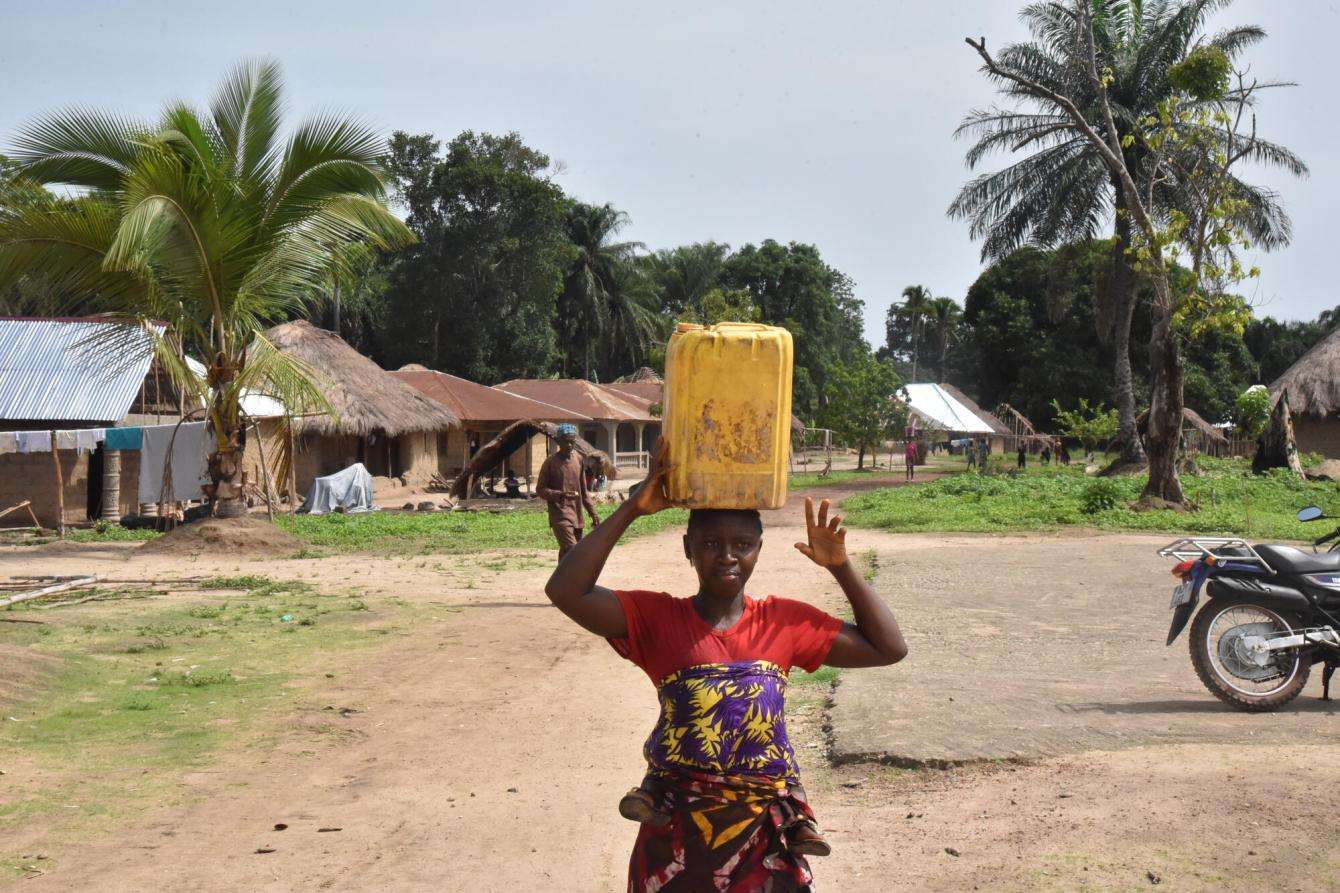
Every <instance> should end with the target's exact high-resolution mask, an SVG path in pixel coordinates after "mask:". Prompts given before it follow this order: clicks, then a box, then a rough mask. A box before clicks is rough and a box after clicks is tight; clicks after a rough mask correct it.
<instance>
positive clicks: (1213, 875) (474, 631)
mask: <svg viewBox="0 0 1340 893" xmlns="http://www.w3.org/2000/svg"><path fill="white" fill-rule="evenodd" d="M798 522H799V515H798V512H797V511H795V510H793V509H788V510H787V511H785V512H783V513H779V516H778V517H775V518H769V519H768V524H769V526H768V530H767V532H766V535H765V551H764V555H763V558H762V560H761V561H760V565H759V571H758V573H757V574H756V577H755V582H754V584H753V585H752V587H751V588H752V589H753V591H755V592H758V593H764V592H777V593H783V594H787V595H791V596H795V597H800V598H805V599H808V600H811V601H813V602H815V603H816V604H819V605H821V606H824V607H826V608H828V609H830V610H837V609H838V608H839V607H840V606H841V604H842V600H841V595H840V593H839V592H838V590H837V588H836V587H835V586H834V585H833V584H832V582H831V581H830V580H829V579H827V578H826V577H825V576H824V575H823V574H822V573H821V572H820V571H819V570H818V569H816V568H814V567H813V566H811V565H809V564H808V562H807V561H806V560H805V559H804V558H803V557H802V556H800V555H799V554H798V553H797V552H795V550H794V549H793V548H792V547H791V543H793V542H794V541H795V540H796V539H798V538H799V537H800V535H801V527H800V526H799V523H798ZM850 539H851V542H852V544H853V546H854V548H855V549H856V550H861V549H865V548H875V549H877V550H878V551H879V552H880V553H881V554H897V553H898V552H899V550H900V549H905V548H907V544H909V543H912V542H915V541H914V540H904V539H901V538H899V537H896V536H887V535H880V534H874V533H869V532H864V531H855V532H853V533H852V534H851V538H850ZM996 548H1000V546H998V545H997V544H996V541H993V540H992V539H990V538H981V539H980V541H979V543H978V549H979V551H980V553H981V554H982V555H983V556H984V558H986V559H988V560H989V558H990V555H991V552H992V550H993V549H996ZM125 555H126V550H124V549H119V548H108V549H105V550H103V551H101V552H96V553H90V552H89V551H88V550H78V549H71V548H69V547H65V548H61V549H56V550H50V549H48V550H45V551H38V552H36V553H31V552H30V553H27V554H23V555H19V554H17V553H14V552H9V553H5V554H4V555H0V562H5V563H7V564H9V566H10V567H13V566H15V565H14V562H17V561H21V562H22V566H23V567H24V568H25V569H26V570H28V572H31V573H42V572H47V573H56V572H57V570H51V568H59V572H61V573H70V572H73V571H78V570H98V569H103V570H106V569H108V568H113V567H115V568H118V569H122V570H129V569H133V570H134V572H135V573H136V574H137V575H138V574H141V573H142V574H144V575H151V574H159V573H164V572H168V571H172V572H176V573H181V574H185V573H213V572H229V573H255V574H265V575H269V576H272V577H276V578H279V577H292V576H299V577H301V578H302V579H304V580H306V581H307V582H310V583H314V584H316V585H318V586H323V585H330V586H349V585H357V586H359V587H361V588H363V589H365V590H366V591H367V592H368V593H369V597H370V598H374V599H375V598H377V597H391V596H395V597H399V598H403V599H407V600H411V601H414V600H423V601H425V602H428V601H431V602H436V603H448V604H451V605H455V606H460V607H461V608H462V610H461V611H460V612H459V613H453V614H450V615H448V616H447V617H446V618H445V619H437V620H432V621H430V622H425V623H424V624H423V625H421V626H419V627H418V628H416V629H415V630H414V631H412V632H411V633H409V634H407V635H404V636H402V637H400V638H397V639H395V640H393V641H391V642H389V643H388V644H387V645H386V647H384V648H382V649H380V650H377V651H373V652H370V653H369V652H358V653H356V654H352V655H347V654H337V653H332V654H327V655H323V658H322V661H321V664H320V666H313V667H312V668H311V672H310V673H308V674H306V675H305V677H304V678H303V679H302V680H301V681H300V682H299V683H298V685H299V686H300V690H301V692H302V698H301V701H302V702H303V703H305V705H306V706H305V708H303V709H300V710H299V711H298V713H297V714H296V715H293V716H289V717H284V718H281V720H280V721H279V722H278V724H277V726H276V730H275V733H274V734H273V735H272V736H268V737H266V738H264V739H262V740H259V741H254V742H249V743H248V745H247V746H246V747H238V748H236V749H233V750H230V751H228V752H226V753H223V754H221V755H220V756H219V758H218V760H217V761H216V762H215V763H214V764H212V765H211V766H210V767H209V768H207V769H206V770H204V771H200V772H196V773H192V774H190V775H187V776H186V777H185V778H183V779H182V781H181V786H180V788H179V789H178V795H177V796H175V797H174V798H173V801H174V805H165V806H162V807H158V808H152V809H150V810H148V811H147V812H146V813H145V814H144V815H143V816H142V817H141V818H140V819H138V820H137V821H135V822H133V823H130V824H128V825H127V826H125V827H123V828H121V829H120V830H117V831H116V832H115V833H112V834H110V835H108V836H105V837H102V838H100V839H94V840H88V841H82V842H78V843H75V842H71V843H70V845H69V847H68V848H67V850H66V851H64V852H58V853H56V854H54V855H55V858H54V860H53V861H54V864H55V866H56V867H55V868H54V869H53V870H51V871H49V872H48V873H46V874H44V875H42V876H41V877H37V878H34V879H32V880H27V881H22V882H20V883H21V885H22V888H23V889H29V888H31V889H34V890H99V891H142V890H174V891H175V890H182V891H192V893H206V891H237V890H265V891H306V890H327V889H328V890H344V891H392V890H450V891H495V890H497V891H511V890H527V891H528V890H556V891H586V890H599V891H617V890H620V889H622V887H623V875H624V866H625V861H626V859H627V853H628V851H629V847H630V844H631V842H632V839H633V837H634V834H635V830H636V829H635V827H634V826H633V825H631V824H629V823H628V822H625V821H624V820H622V819H621V818H619V816H618V814H617V812H616V811H615V803H616V801H617V799H618V796H619V795H620V794H621V793H622V792H623V791H624V790H626V789H627V787H628V786H630V785H631V784H633V783H635V782H636V780H637V779H638V778H639V777H640V774H641V763H640V749H641V743H642V739H643V737H644V736H645V735H646V733H647V731H648V730H649V729H650V727H651V724H652V722H653V721H654V718H655V702H654V697H653V692H652V690H651V687H650V686H649V684H648V683H647V681H646V678H645V677H644V676H642V674H641V673H640V671H638V670H637V669H636V668H634V667H633V666H632V665H630V664H627V663H624V662H623V661H621V660H620V659H619V658H617V657H616V655H615V654H614V653H613V652H612V651H611V650H610V648H609V647H608V645H606V644H605V643H604V642H603V641H601V640H599V639H596V638H594V637H591V636H589V635H587V634H585V633H583V632H582V631H581V630H579V629H577V628H575V627H574V626H572V625H571V624H570V623H568V622H567V621H566V620H565V619H564V618H563V617H561V615H559V614H558V613H557V612H556V611H554V610H553V609H552V608H551V607H550V606H549V605H548V603H547V601H546V600H545V598H544V595H543V592H542V586H543V582H544V580H545V578H546V577H547V572H548V569H547V568H546V567H531V568H529V569H525V570H514V571H507V570H504V571H501V572H498V573H493V574H485V575H479V574H476V573H473V572H472V573H471V574H470V575H468V576H469V579H468V580H466V579H465V576H467V575H462V574H460V573H456V572H454V571H453V570H452V568H451V566H450V564H449V563H448V565H447V567H446V569H444V570H435V569H433V568H432V567H424V566H421V565H422V564H423V562H419V561H415V560H394V559H362V558H358V559H351V560H349V561H347V562H342V563H335V562H321V561H302V560H290V561H278V562H246V561H237V560H227V561H205V560H203V559H202V560H200V561H198V562H195V563H193V564H191V565H190V566H189V567H181V566H180V564H179V563H178V564H177V565H175V566H174V565H173V564H170V563H166V562H164V561H163V560H162V559H157V560H153V561H148V560H145V559H139V558H134V557H132V558H130V559H129V560H128V561H127V559H126V557H125ZM604 582H607V583H609V584H611V585H621V584H622V585H630V586H632V585H655V586H658V587H662V588H665V589H668V590H670V591H672V592H678V593H685V594H687V593H688V592H690V591H691V589H692V582H693V581H692V573H691V569H690V568H689V567H688V565H687V563H686V562H685V560H684V559H683V557H682V553H681V551H680V548H679V543H678V533H676V532H673V531H672V532H667V533H664V534H660V535H657V536H654V537H649V538H647V539H642V540H637V541H634V542H632V543H630V544H628V545H627V546H625V547H623V548H621V549H620V550H618V551H617V552H616V554H615V556H614V557H613V559H612V560H611V562H610V565H609V567H608V569H607V571H606V574H605V576H604ZM1015 582H1016V583H1018V582H1019V581H1015ZM467 584H468V585H467ZM1007 584H1008V581H1007ZM1158 632H1159V631H1158V630H1156V629H1151V634H1153V635H1157V634H1158ZM917 659H918V654H917V652H916V651H915V650H914V652H913V654H912V656H911V657H910V658H909V660H911V661H915V660H917ZM1187 671H1188V672H1190V670H1189V668H1188V670H1187ZM328 674H329V675H328ZM1001 684H1002V685H1008V684H1009V682H1008V680H1007V679H1005V680H1001ZM802 694H803V693H801V692H800V691H799V688H797V689H796V690H794V691H793V698H794V700H795V702H796V705H797V707H798V709H796V710H794V711H793V716H792V727H793V729H792V734H793V739H794V740H795V741H796V743H797V746H798V751H799V753H800V758H801V764H802V768H803V770H804V772H805V773H806V774H807V788H808V789H809V790H810V792H811V799H812V801H813V802H814V804H815V808H816V811H817V813H818V815H819V816H820V820H821V824H822V825H823V826H824V828H825V829H826V832H827V833H828V834H829V836H830V837H831V839H832V841H833V843H834V847H835V853H834V855H833V856H832V857H830V858H828V859H825V860H815V869H816V874H817V878H818V882H819V889H821V890H828V891H888V890H909V891H913V890H915V891H921V890H969V889H982V890H998V889H1020V890H1022V889H1030V890H1031V889H1056V890H1073V889H1095V890H1096V889H1120V890H1134V889H1147V888H1152V887H1153V886H1154V885H1155V884H1156V883H1157V884H1158V885H1159V887H1158V889H1160V890H1202V889H1204V890H1208V889H1215V890H1223V889H1230V890H1253V891H1257V890H1261V889H1273V890H1300V891H1302V890H1308V891H1310V890H1327V889H1335V888H1336V886H1337V885H1340V830H1337V823H1336V822H1335V821H1334V810H1335V808H1336V805H1337V798H1336V797H1335V795H1334V794H1332V793H1329V792H1330V791H1334V790H1335V789H1336V784H1337V782H1338V781H1340V746H1337V745H1336V744H1335V743H1334V740H1335V739H1334V736H1332V737H1331V739H1330V740H1328V741H1319V740H1316V738H1317V737H1318V736H1316V735H1315V734H1313V735H1309V736H1308V737H1307V738H1306V739H1303V738H1301V737H1300V736H1299V735H1298V734H1297V733H1296V732H1295V731H1293V730H1291V728H1290V726H1289V724H1288V722H1287V720H1285V721H1283V722H1281V724H1280V726H1279V727H1278V733H1277V734H1276V735H1274V736H1273V737H1272V739H1271V741H1270V743H1268V744H1261V745H1241V744H1214V745H1196V746H1189V745H1163V746H1146V747H1138V748H1134V749H1128V750H1122V751H1119V752H1114V753H1102V752H1088V753H1082V754H1075V755H1071V756H1065V757H1061V758H1053V759H1048V760H1043V761H1040V762H1038V763H1036V764H1032V765H1011V764H988V765H982V766H975V767H969V768H960V769H954V770H900V769H895V768H890V767H884V766H879V765H874V764H855V765H846V766H842V767H840V768H832V767H830V766H829V765H828V763H827V760H826V759H825V755H826V752H827V748H828V734H827V731H826V724H827V721H828V720H827V717H826V712H825V711H824V709H823V707H822V703H821V702H822V700H823V698H822V692H818V693H814V692H811V693H810V694H809V695H808V696H802ZM1206 697H1207V698H1208V695H1207V696H1206ZM329 706H335V707H348V708H351V709H352V710H353V711H356V712H351V713H349V714H348V715H347V716H343V717H342V716H340V714H339V712H338V711H331V710H326V709H323V708H325V707H329ZM1168 721H1169V722H1170V723H1172V722H1183V721H1186V722H1194V721H1195V717H1194V716H1192V717H1181V716H1176V717H1169V719H1168ZM5 782H7V783H15V784H22V783H23V782H24V779H23V778H14V777H13V776H12V775H11V776H7V777H6V779H5ZM276 823H282V824H285V825H287V826H288V827H287V828H286V829H285V830H282V831H276V830H273V829H274V826H275V825H276ZM322 828H337V829H339V830H330V831H321V830H320V829H322ZM9 845H10V846H11V848H13V847H19V846H22V845H23V839H22V837H20V839H19V840H18V841H15V842H10V844H9ZM950 850H952V851H953V852H952V853H951V852H949V851H950Z"/></svg>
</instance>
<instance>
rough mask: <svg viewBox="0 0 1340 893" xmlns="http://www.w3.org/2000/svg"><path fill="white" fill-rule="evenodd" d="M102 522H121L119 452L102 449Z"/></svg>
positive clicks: (100, 514)
mask: <svg viewBox="0 0 1340 893" xmlns="http://www.w3.org/2000/svg"><path fill="white" fill-rule="evenodd" d="M98 516H99V517H100V518H102V519H103V520H104V521H120V520H121V451H120V450H109V449H107V444H106V443H104V444H103V448H102V510H101V511H99V512H98Z"/></svg>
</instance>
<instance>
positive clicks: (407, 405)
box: [265, 320, 460, 437]
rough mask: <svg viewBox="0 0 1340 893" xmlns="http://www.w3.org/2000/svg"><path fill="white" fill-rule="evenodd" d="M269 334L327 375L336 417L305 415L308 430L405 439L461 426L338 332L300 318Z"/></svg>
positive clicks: (304, 426) (328, 393)
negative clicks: (424, 432)
mask: <svg viewBox="0 0 1340 893" xmlns="http://www.w3.org/2000/svg"><path fill="white" fill-rule="evenodd" d="M265 337H266V338H267V339H269V341H270V343H272V344H273V345H274V346H275V347H276V348H278V349H279V350H282V351H284V352H285V353H287V354H290V355H292V356H295V357H297V358H298V359H300V360H302V361H303V362H305V363H306V364H307V365H309V366H311V367H312V368H313V369H315V370H316V371H317V372H318V373H320V374H321V375H322V376H323V377H324V378H325V379H326V381H324V382H322V385H323V392H324V393H325V396H326V399H327V400H329V401H330V404H331V406H333V407H334V409H335V413H336V415H335V417H333V418H332V417H331V416H327V415H316V416H308V417H306V418H304V419H303V421H302V430H303V431H304V432H312V433H317V434H350V435H354V436H358V437H366V436H368V435H370V434H375V433H382V434H385V435H386V436H388V437H399V436H400V435H402V434H410V433H414V432H418V431H437V430H440V429H442V428H447V427H451V426H453V425H459V424H460V419H458V418H457V417H456V415H455V414H454V413H453V412H451V410H449V409H447V408H446V407H445V406H443V405H442V404H440V403H438V402H436V401H435V400H432V399H430V398H428V397H426V396H424V395H423V394H421V393H419V391H417V390H415V389H414V388H413V387H411V386H410V385H408V384H406V383H405V382H403V381H400V380H399V379H397V378H396V377H395V376H394V375H391V374H390V373H389V372H387V371H386V370H385V369H383V368H382V367H380V366H378V365H377V364H376V363H374V362H372V360H370V359H368V358H367V357H365V356H363V355H362V354H361V353H359V352H358V351H356V350H354V349H353V348H352V347H350V346H349V345H348V344H347V343H346V342H345V340H344V339H343V338H341V337H340V336H339V335H336V334H335V333H334V332H328V331H326V330H325V329H318V328H317V327H316V326H314V325H312V324H311V323H309V322H306V321H304V320H298V321H296V322H288V323H284V324H283V325H279V326H275V327H274V328H273V329H270V330H269V331H268V332H266V333H265Z"/></svg>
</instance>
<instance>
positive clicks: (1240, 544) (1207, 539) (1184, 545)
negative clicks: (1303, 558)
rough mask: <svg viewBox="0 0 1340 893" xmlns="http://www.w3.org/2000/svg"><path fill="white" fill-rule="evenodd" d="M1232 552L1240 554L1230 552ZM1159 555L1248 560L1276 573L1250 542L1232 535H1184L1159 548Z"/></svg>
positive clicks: (1188, 558) (1185, 558) (1180, 557)
mask: <svg viewBox="0 0 1340 893" xmlns="http://www.w3.org/2000/svg"><path fill="white" fill-rule="evenodd" d="M1230 552H1237V553H1238V554H1228V553H1230ZM1244 553H1245V554H1244ZM1159 555H1161V556H1163V557H1164V558H1176V559H1177V560H1178V561H1192V560H1195V559H1198V558H1213V559H1214V560H1215V561H1216V562H1218V561H1248V562H1254V563H1256V564H1259V565H1261V567H1263V568H1265V569H1266V572H1267V573H1271V574H1273V573H1275V569H1274V568H1272V567H1271V566H1270V564H1269V563H1268V562H1267V561H1266V560H1265V559H1264V558H1262V557H1261V556H1260V555H1259V554H1257V551H1256V550H1255V549H1253V548H1252V546H1251V544H1250V543H1248V542H1247V541H1246V540H1242V539H1238V538H1237V537H1232V536H1188V537H1184V538H1182V539H1180V540H1177V541H1175V542H1171V543H1169V544H1168V545H1166V546H1164V547H1163V548H1162V549H1159Z"/></svg>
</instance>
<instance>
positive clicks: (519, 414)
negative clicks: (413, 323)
mask: <svg viewBox="0 0 1340 893" xmlns="http://www.w3.org/2000/svg"><path fill="white" fill-rule="evenodd" d="M391 374H392V375H394V376H395V377H396V378H398V379H400V380H401V381H403V382H405V383H407V384H410V385H413V386H414V387H415V388H417V389H418V390H419V391H420V392H422V393H423V394H424V395H426V396H428V397H431V398H433V399H434V400H436V401H437V402H438V403H441V404H443V405H444V406H446V407H447V409H450V410H451V411H452V412H454V413H456V415H458V416H460V417H461V420H462V421H466V422H516V421H530V420H534V419H539V420H542V421H548V422H589V421H591V418H590V417H589V416H585V415H582V414H581V413H580V412H574V411H572V410H570V409H565V408H564V407H561V406H554V405H553V404H550V403H544V402H542V401H540V400H532V399H530V398H529V397H523V396H521V395H520V394H512V393H508V392H507V391H504V390H501V389H499V388H491V387H489V386H488V385H482V384H478V383H476V382H473V381H470V380H469V379H465V378H460V377H458V376H455V375H449V374H448V373H446V372H436V371H433V370H431V369H401V370H399V371H397V372H392V373H391Z"/></svg>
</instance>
